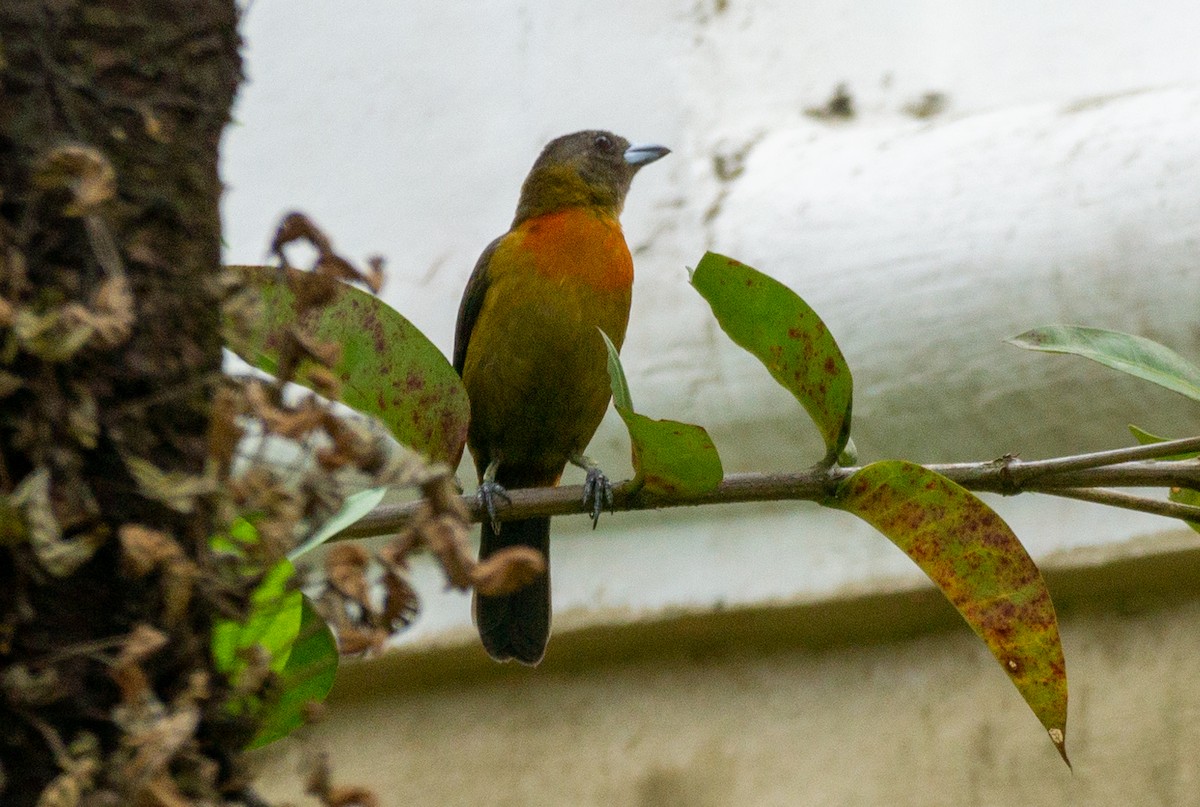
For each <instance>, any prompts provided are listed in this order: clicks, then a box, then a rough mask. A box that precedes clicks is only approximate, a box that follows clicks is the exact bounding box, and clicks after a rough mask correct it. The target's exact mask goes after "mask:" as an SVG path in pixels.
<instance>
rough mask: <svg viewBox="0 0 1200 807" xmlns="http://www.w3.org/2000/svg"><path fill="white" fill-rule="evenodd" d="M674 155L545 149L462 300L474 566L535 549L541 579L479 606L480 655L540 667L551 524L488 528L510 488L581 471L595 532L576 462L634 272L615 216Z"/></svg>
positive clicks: (590, 145) (603, 144) (648, 148)
mask: <svg viewBox="0 0 1200 807" xmlns="http://www.w3.org/2000/svg"><path fill="white" fill-rule="evenodd" d="M668 153H670V149H668V148H666V147H665V146H660V145H651V144H645V145H631V144H630V142H629V141H628V140H626V139H625V138H623V137H620V136H618V135H616V134H613V133H612V132H609V131H603V130H598V129H592V130H586V131H581V132H574V133H572V134H567V135H563V136H562V137H558V138H556V139H554V140H551V141H550V142H549V143H548V144H547V145H546V146H545V148H543V149H542V151H541V154H540V155H539V156H538V157H537V159H536V160H535V161H534V163H533V167H532V168H531V169H530V171H529V174H528V176H527V177H526V178H525V181H524V183H523V184H522V186H521V194H520V198H519V201H518V203H517V211H516V215H515V216H514V218H513V221H512V224H511V226H510V227H509V230H508V232H506V233H505V234H504V235H502V236H500V237H499V238H497V239H495V240H494V241H492V242H491V243H490V244H489V245H488V246H487V248H486V249H484V251H483V254H482V255H480V256H479V260H478V261H477V262H476V264H475V269H474V271H473V272H472V273H471V277H470V280H469V281H468V282H467V286H466V289H465V291H464V292H463V297H462V302H461V304H460V306H459V311H458V322H457V325H456V328H455V335H454V369H455V370H456V371H458V374H459V376H461V378H462V381H463V385H464V387H465V388H466V391H467V398H468V401H469V403H470V411H471V417H470V424H469V426H468V430H467V448H468V449H469V451H470V453H471V456H472V459H473V461H474V465H475V471H476V474H477V476H478V479H479V489H478V494H477V495H478V496H479V499H480V502H481V504H482V505H483V506H484V509H485V510H486V512H487V513H488V514H489V516H490V517H488V518H484V519H483V524H482V527H481V539H480V551H479V557H480V559H481V560H483V559H486V558H487V557H489V556H490V555H492V554H493V553H495V552H496V551H498V550H500V549H502V548H504V547H509V546H519V545H524V546H529V547H533V548H534V549H536V550H538V551H539V552H541V553H542V555H543V557H545V559H546V572H545V573H544V574H543V575H540V576H539V577H538V578H537V579H535V580H534V581H533V582H531V583H530V584H528V585H527V586H525V587H524V588H521V589H519V590H517V591H515V592H513V593H511V594H507V595H503V596H486V595H482V594H479V593H476V595H475V602H474V617H475V622H476V626H477V627H478V630H479V636H480V639H481V641H482V643H483V646H484V649H485V650H486V651H487V652H488V654H489V655H490V656H491V657H492V658H494V659H496V660H497V661H508V660H516V661H518V662H520V663H522V664H526V665H530V666H532V665H536V664H537V663H538V662H540V661H541V659H542V657H543V656H544V655H545V652H546V644H547V641H548V640H549V636H550V618H551V613H550V571H549V569H550V567H549V560H550V519H549V518H548V517H546V518H542V517H539V518H528V519H520V520H512V521H506V522H504V523H503V524H500V523H499V522H498V521H497V519H496V510H497V506H498V503H499V502H500V501H502V500H504V499H506V497H507V494H506V492H505V491H506V489H518V488H529V487H553V486H555V485H557V484H558V481H559V479H560V478H561V477H562V474H563V471H564V470H565V468H566V465H567V463H572V464H574V465H577V466H579V467H581V468H583V469H584V470H586V471H587V481H586V483H585V485H584V503H585V504H587V505H589V506H590V507H591V513H592V520H593V527H594V526H595V522H596V520H597V519H598V518H599V515H600V511H601V509H602V507H603V506H605V505H606V504H611V501H612V489H611V485H610V483H609V481H608V479H607V477H605V475H604V473H603V472H602V471H601V470H600V468H599V467H598V466H597V465H596V463H594V462H593V461H592V460H590V459H589V458H588V457H587V456H586V455H585V454H584V453H583V452H584V450H585V449H586V448H587V444H588V443H589V442H590V441H591V439H592V435H593V434H594V433H595V431H596V428H597V427H598V426H599V425H600V421H601V420H602V419H603V417H604V413H605V412H606V411H607V409H608V403H609V400H610V398H611V397H612V396H611V388H610V386H609V377H608V363H607V362H608V358H607V349H606V347H605V345H604V340H603V339H602V337H601V335H600V331H603V332H604V333H605V334H606V335H607V336H608V338H609V339H611V340H612V342H613V344H614V345H616V346H617V348H618V349H619V348H620V346H621V344H622V342H623V341H624V338H625V329H626V326H627V325H628V322H629V308H630V301H631V298H632V288H633V259H632V256H631V255H630V252H629V247H628V245H627V244H626V242H625V236H624V234H623V232H622V230H621V224H620V221H619V217H620V214H621V210H622V208H623V206H624V203H625V196H626V194H627V193H628V191H629V186H630V183H631V182H632V180H633V177H634V175H635V174H636V173H637V172H638V171H639V170H640V169H641V168H642V167H644V166H646V165H649V164H650V163H652V162H655V161H656V160H659V159H661V158H662V157H664V156H666V155H667V154H668Z"/></svg>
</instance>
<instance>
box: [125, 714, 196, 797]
mask: <svg viewBox="0 0 1200 807" xmlns="http://www.w3.org/2000/svg"><path fill="white" fill-rule="evenodd" d="M199 725H200V709H199V707H198V706H196V705H195V704H184V705H181V706H180V707H179V708H178V709H176V710H174V711H171V712H168V713H167V714H166V715H165V716H164V717H161V718H159V719H158V720H156V721H154V722H153V724H152V725H151V726H150V727H149V728H148V729H146V730H143V731H141V732H137V733H131V734H130V735H129V736H127V737H126V740H127V742H128V743H129V744H130V746H131V747H133V748H134V749H136V751H135V752H134V756H133V760H132V761H131V764H130V770H129V772H128V773H129V774H130V779H131V780H133V781H135V782H146V783H148V782H150V781H153V780H154V779H155V778H156V777H158V776H159V774H161V773H163V772H164V771H165V770H166V768H167V766H168V765H169V764H170V763H171V760H172V759H174V758H175V755H176V754H177V753H179V749H180V748H182V747H183V745H184V744H185V743H187V742H188V741H190V740H192V739H193V738H194V737H195V736H196V729H197V728H198V727H199Z"/></svg>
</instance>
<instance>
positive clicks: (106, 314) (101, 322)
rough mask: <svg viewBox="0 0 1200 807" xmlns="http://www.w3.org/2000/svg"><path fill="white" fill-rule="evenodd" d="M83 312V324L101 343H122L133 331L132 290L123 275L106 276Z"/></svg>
mask: <svg viewBox="0 0 1200 807" xmlns="http://www.w3.org/2000/svg"><path fill="white" fill-rule="evenodd" d="M86 313H87V318H86V321H87V324H89V325H90V326H91V327H92V329H93V330H94V331H95V333H96V340H97V341H98V342H99V343H100V345H101V346H102V347H108V348H112V347H117V346H119V345H122V344H124V343H125V342H126V341H127V340H128V339H129V336H130V335H131V334H132V333H133V323H134V301H133V292H132V291H131V290H130V288H129V281H128V280H126V279H125V275H124V274H119V275H113V276H110V277H108V278H106V279H105V280H104V282H103V283H101V284H100V287H99V288H97V289H96V292H95V293H94V294H93V295H92V300H91V310H90V311H87V312H86Z"/></svg>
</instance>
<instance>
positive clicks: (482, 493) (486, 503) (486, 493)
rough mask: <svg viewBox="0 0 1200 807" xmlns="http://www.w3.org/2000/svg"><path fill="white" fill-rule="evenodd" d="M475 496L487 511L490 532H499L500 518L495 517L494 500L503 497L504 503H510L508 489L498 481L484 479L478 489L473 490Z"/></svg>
mask: <svg viewBox="0 0 1200 807" xmlns="http://www.w3.org/2000/svg"><path fill="white" fill-rule="evenodd" d="M475 497H476V498H477V499H478V500H479V506H480V507H482V508H483V509H484V510H486V511H487V514H488V518H489V519H490V520H491V522H492V532H494V533H497V534H499V533H500V520H499V519H498V518H496V500H497V499H503V500H504V503H505V504H508V505H510V506H511V505H512V498H510V497H509V495H508V491H507V490H505V489H504V486H503V485H501V484H500V483H499V482H492V481H491V480H487V479H485V480H484V481H482V482H480V483H479V490H477V491H475Z"/></svg>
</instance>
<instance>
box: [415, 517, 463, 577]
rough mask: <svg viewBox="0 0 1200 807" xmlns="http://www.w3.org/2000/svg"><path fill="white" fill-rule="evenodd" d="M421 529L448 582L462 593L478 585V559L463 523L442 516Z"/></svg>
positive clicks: (425, 542)
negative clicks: (472, 549)
mask: <svg viewBox="0 0 1200 807" xmlns="http://www.w3.org/2000/svg"><path fill="white" fill-rule="evenodd" d="M417 529H419V530H420V531H421V540H422V542H423V543H424V544H425V545H426V546H428V547H429V551H431V552H432V553H433V554H434V556H435V557H437V559H438V562H439V563H441V565H442V570H443V571H445V573H446V583H447V584H448V585H450V586H451V587H453V588H456V589H458V590H460V591H466V590H467V589H469V588H470V587H471V586H472V585H473V584H474V580H473V573H474V569H475V559H474V558H473V557H472V556H471V550H470V546H469V545H468V543H467V531H466V528H465V527H464V526H463V524H462V523H461V522H459V521H458V520H456V519H454V518H451V517H449V516H438V517H436V518H431V519H429V520H427V521H425V522H423V523H422V524H419V525H418V526H417Z"/></svg>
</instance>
